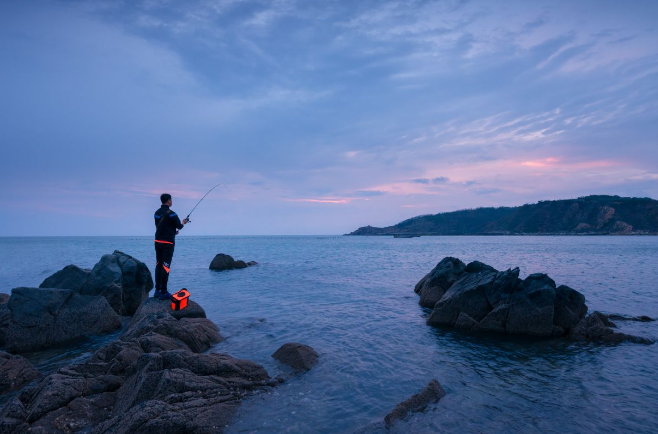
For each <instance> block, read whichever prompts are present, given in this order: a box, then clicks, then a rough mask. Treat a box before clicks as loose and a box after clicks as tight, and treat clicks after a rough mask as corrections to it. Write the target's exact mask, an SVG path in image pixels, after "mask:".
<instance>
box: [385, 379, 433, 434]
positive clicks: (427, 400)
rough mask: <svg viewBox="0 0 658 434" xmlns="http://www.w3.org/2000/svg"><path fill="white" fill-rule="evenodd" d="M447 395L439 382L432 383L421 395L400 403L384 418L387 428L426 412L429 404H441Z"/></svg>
mask: <svg viewBox="0 0 658 434" xmlns="http://www.w3.org/2000/svg"><path fill="white" fill-rule="evenodd" d="M445 394H446V392H445V390H443V387H441V384H439V382H438V381H437V380H432V381H430V382H429V384H428V385H427V386H426V387H425V388H424V389H423V390H422V391H421V392H420V393H417V394H415V395H413V396H412V397H411V398H409V399H407V400H405V401H403V402H401V403H399V404H398V405H396V406H395V408H394V409H393V411H391V412H390V413H389V414H387V415H386V417H384V423H385V424H386V428H390V427H391V426H392V425H393V424H394V423H395V422H396V421H398V420H403V419H406V418H407V417H408V416H409V415H410V414H411V413H415V412H419V411H424V410H425V409H426V408H427V406H428V405H429V404H433V403H436V402H439V400H440V399H441V398H443V397H444V396H445Z"/></svg>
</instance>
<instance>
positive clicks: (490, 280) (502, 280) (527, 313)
mask: <svg viewBox="0 0 658 434" xmlns="http://www.w3.org/2000/svg"><path fill="white" fill-rule="evenodd" d="M444 270H448V272H446V271H444ZM441 273H444V275H446V274H449V277H450V278H449V279H444V280H443V281H441V282H442V283H441V284H440V285H439V284H430V283H429V282H430V281H431V279H432V278H433V277H434V278H435V281H439V276H441ZM432 285H434V286H432ZM446 285H448V287H447V288H446V289H445V290H444V288H445V287H446ZM432 287H433V288H436V289H433V292H432V296H434V297H436V296H437V295H440V299H439V300H438V301H437V302H436V304H434V310H433V311H432V313H431V314H430V316H429V317H428V319H427V324H429V325H433V326H450V327H455V328H459V329H462V330H479V331H488V332H498V333H509V334H519V335H528V336H539V337H551V336H567V335H568V336H570V337H572V338H574V339H592V340H605V341H609V342H620V341H624V340H625V341H631V342H644V341H645V340H646V339H645V338H641V337H634V336H629V335H625V334H623V333H617V332H614V331H613V330H612V327H613V325H610V324H612V323H611V322H610V321H609V319H608V318H607V317H606V318H603V317H601V316H600V314H598V315H594V316H592V315H590V317H591V318H590V317H587V319H586V318H585V315H586V314H587V305H586V304H585V296H583V295H582V294H581V293H580V292H578V291H576V290H575V289H572V288H569V287H568V286H564V285H562V286H559V287H556V285H555V282H554V281H553V280H552V279H551V278H550V277H548V276H547V275H545V274H533V275H530V276H528V277H527V278H526V279H525V280H521V279H519V269H518V268H515V269H510V270H507V271H503V272H499V271H497V270H496V269H494V268H493V267H490V266H488V265H486V264H483V263H481V262H478V261H474V262H471V263H470V264H468V265H466V266H463V263H462V262H461V261H459V260H458V259H456V258H451V257H447V258H445V259H443V260H442V261H441V262H440V263H439V265H437V267H436V268H435V269H434V270H432V272H431V273H429V274H428V275H427V276H425V277H423V279H421V281H420V282H418V284H417V285H416V287H415V289H414V291H415V292H416V293H419V294H421V299H422V294H423V291H426V290H427V289H428V288H432ZM432 301H433V300H432ZM421 304H423V303H422V302H421ZM425 305H427V304H425ZM644 318H648V317H638V319H639V320H646V319H644ZM604 319H605V320H604ZM649 319H650V318H649Z"/></svg>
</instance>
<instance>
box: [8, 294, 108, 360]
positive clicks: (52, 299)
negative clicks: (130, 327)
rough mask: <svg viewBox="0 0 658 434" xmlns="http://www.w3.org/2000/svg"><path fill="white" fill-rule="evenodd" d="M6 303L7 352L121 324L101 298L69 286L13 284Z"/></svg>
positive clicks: (102, 331) (51, 342) (59, 340)
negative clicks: (7, 314) (9, 313)
mask: <svg viewBox="0 0 658 434" xmlns="http://www.w3.org/2000/svg"><path fill="white" fill-rule="evenodd" d="M8 307H9V310H10V312H11V319H10V321H9V325H8V327H7V332H6V347H7V350H8V351H11V352H25V351H33V350H39V349H42V348H48V347H51V346H55V345H59V344H62V343H65V342H68V341H72V340H74V339H78V338H80V337H83V336H87V335H94V334H101V333H107V332H109V331H112V330H115V329H117V328H119V327H121V318H119V316H118V315H117V314H116V313H115V312H114V311H113V310H112V308H111V307H110V306H109V304H108V303H107V300H106V299H105V298H103V297H99V296H89V295H81V294H78V293H76V292H74V291H73V290H70V289H54V288H14V289H13V290H12V294H11V298H10V299H9V303H8Z"/></svg>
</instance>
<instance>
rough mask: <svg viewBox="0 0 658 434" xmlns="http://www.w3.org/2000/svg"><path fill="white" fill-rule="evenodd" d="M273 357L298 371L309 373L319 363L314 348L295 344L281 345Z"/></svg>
mask: <svg viewBox="0 0 658 434" xmlns="http://www.w3.org/2000/svg"><path fill="white" fill-rule="evenodd" d="M272 357H273V358H275V359H276V360H278V361H279V362H281V363H283V364H285V365H288V366H290V367H291V368H293V369H294V370H296V371H308V370H310V369H311V368H312V367H313V366H315V365H316V364H317V363H318V353H316V352H315V350H314V349H313V348H311V347H309V346H308V345H304V344H300V343H295V342H291V343H287V344H283V345H281V347H280V348H279V349H278V350H276V351H275V352H274V354H272Z"/></svg>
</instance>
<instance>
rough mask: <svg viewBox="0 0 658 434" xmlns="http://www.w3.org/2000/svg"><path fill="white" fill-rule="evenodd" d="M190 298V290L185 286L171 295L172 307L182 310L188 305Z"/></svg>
mask: <svg viewBox="0 0 658 434" xmlns="http://www.w3.org/2000/svg"><path fill="white" fill-rule="evenodd" d="M188 298H190V292H189V291H188V290H187V289H186V288H183V289H181V290H180V291H178V292H177V293H175V294H173V295H172V296H171V308H172V309H173V310H181V309H185V308H186V307H187V299H188Z"/></svg>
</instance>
